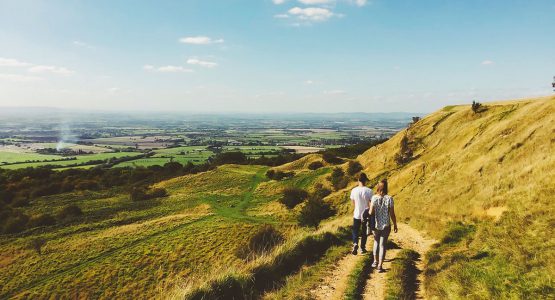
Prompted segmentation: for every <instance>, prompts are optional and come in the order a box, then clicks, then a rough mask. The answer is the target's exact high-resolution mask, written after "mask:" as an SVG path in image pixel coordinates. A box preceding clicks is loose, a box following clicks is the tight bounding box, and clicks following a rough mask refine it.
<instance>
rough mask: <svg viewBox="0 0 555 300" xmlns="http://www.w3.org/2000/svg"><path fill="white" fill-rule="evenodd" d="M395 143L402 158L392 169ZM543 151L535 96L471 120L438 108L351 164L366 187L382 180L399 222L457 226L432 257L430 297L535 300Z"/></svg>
mask: <svg viewBox="0 0 555 300" xmlns="http://www.w3.org/2000/svg"><path fill="white" fill-rule="evenodd" d="M403 139H405V142H406V143H405V144H406V145H407V147H408V148H409V149H410V150H411V152H412V157H411V159H410V160H409V161H408V162H405V163H404V164H399V163H398V162H397V158H396V155H397V154H398V153H400V150H401V142H402V140H403ZM552 153H555V97H544V98H537V99H528V100H522V101H510V102H495V103H490V104H488V103H486V104H485V110H484V111H482V112H479V113H474V112H472V110H471V109H470V106H469V105H461V106H450V107H445V108H443V109H442V110H439V111H437V112H435V113H432V114H430V115H429V116H427V117H425V118H423V119H422V120H420V121H419V122H417V123H416V124H412V125H411V126H409V127H408V128H407V129H405V130H403V131H401V132H399V133H398V134H397V135H395V136H394V137H392V138H391V139H390V140H389V141H387V142H385V143H383V144H381V145H378V146H377V147H373V148H371V149H369V150H368V151H366V152H365V153H363V154H362V155H360V156H359V157H358V160H359V161H360V162H361V164H362V165H363V166H364V171H365V172H366V173H367V174H369V175H370V177H371V178H374V180H376V179H379V178H383V177H387V178H388V179H389V182H390V189H391V194H392V195H393V196H394V198H395V199H396V210H397V214H398V216H399V217H400V219H401V220H402V221H405V222H408V223H409V224H411V225H412V226H414V227H416V228H419V229H423V230H425V231H426V232H428V233H429V234H430V235H432V236H433V237H435V238H442V237H445V235H446V234H447V235H448V234H452V232H450V230H451V227H452V226H454V225H453V224H455V222H457V221H458V222H460V224H459V225H458V226H460V227H461V228H464V230H463V229H460V228H459V229H457V230H459V231H458V232H459V233H460V232H462V233H461V234H462V236H461V237H457V239H458V241H455V242H449V243H446V242H445V241H444V243H443V244H446V245H443V246H438V249H436V250H434V251H435V252H434V254H437V256H436V257H435V258H434V260H433V264H432V263H430V270H428V271H429V272H428V275H429V276H427V277H426V278H427V280H428V281H429V284H427V285H426V288H427V290H428V292H430V293H429V294H430V295H431V296H438V297H442V298H443V297H450V298H459V297H462V296H463V295H467V296H468V295H470V296H474V297H480V298H491V297H498V296H506V297H509V296H511V297H515V296H525V295H528V296H529V295H536V296H539V297H542V296H544V295H546V293H548V292H550V291H553V278H554V277H555V270H554V267H553V266H554V265H555V251H554V250H553V249H555V248H554V247H553V246H554V241H553V238H552V237H553V236H554V235H553V234H554V232H553V228H554V226H553V224H555V219H554V216H555V214H554V212H555V204H554V203H553V201H551V200H553V199H554V196H553V195H554V192H555V182H554V178H555V171H554V170H555V156H553V155H552ZM492 208H493V209H492ZM488 211H489V213H488ZM492 211H500V212H501V213H499V214H498V215H495V216H491V212H492ZM461 224H462V225H461ZM453 230H455V229H453ZM457 234H458V233H457ZM457 239H455V240H457ZM461 240H464V241H466V242H465V243H462V242H460V241H461ZM448 241H449V240H448ZM457 242H459V243H457ZM531 243H533V244H531ZM481 253H482V254H481ZM473 257H478V258H473ZM463 267H464V268H467V269H466V271H464V270H463ZM473 272H476V273H473ZM465 281H466V282H468V283H469V284H466V286H465V285H464V282H465ZM507 282H511V283H512V284H511V285H509V284H507ZM513 284H517V285H516V286H515V285H513Z"/></svg>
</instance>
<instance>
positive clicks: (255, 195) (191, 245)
mask: <svg viewBox="0 0 555 300" xmlns="http://www.w3.org/2000/svg"><path fill="white" fill-rule="evenodd" d="M266 170H267V167H262V166H237V165H225V166H221V167H218V168H217V169H215V170H212V171H208V172H204V173H199V174H196V175H187V176H182V177H178V178H174V179H171V180H168V181H163V182H161V183H158V184H157V185H156V186H157V187H163V188H165V189H166V190H167V191H168V192H169V196H168V197H166V198H158V199H153V200H144V201H141V202H133V201H131V200H130V199H129V195H128V194H126V193H125V192H124V191H118V190H110V191H103V192H84V193H68V194H62V195H57V196H49V197H41V198H38V199H36V200H33V201H32V202H31V204H30V206H28V207H25V208H24V209H25V212H26V213H28V214H30V215H36V214H39V213H44V212H49V213H53V214H55V213H56V212H58V211H60V210H61V209H62V208H63V207H64V206H65V205H67V204H69V203H71V204H76V205H78V206H79V207H80V208H81V209H82V210H83V213H84V215H83V216H82V217H81V218H80V219H79V220H74V221H72V222H69V223H66V224H60V225H56V226H50V227H40V228H37V229H35V230H28V231H25V232H23V233H21V234H17V235H5V236H2V237H0V239H1V246H0V270H1V272H0V274H1V275H0V298H4V297H9V298H36V297H38V296H40V297H43V298H49V297H85V298H98V297H100V298H143V297H146V298H151V297H155V296H160V293H161V292H162V291H163V290H164V286H168V285H171V284H173V283H174V282H176V281H179V280H182V279H186V280H187V281H188V282H189V283H195V282H202V281H203V279H202V278H206V277H207V276H208V277H210V276H212V275H213V274H217V273H221V270H226V269H228V268H232V267H236V268H239V267H241V266H243V265H244V264H245V262H244V261H243V260H242V259H240V258H238V257H237V256H236V255H235V250H236V249H237V248H238V247H239V246H240V245H241V244H243V243H244V241H245V240H248V239H249V237H250V236H251V235H253V234H254V232H256V230H257V228H260V227H262V226H264V224H272V225H273V226H274V228H276V229H277V230H278V231H280V232H281V233H282V234H283V235H284V237H285V238H286V240H288V239H289V238H290V237H293V236H296V235H298V234H302V232H303V231H306V230H304V229H301V228H298V226H297V225H296V222H295V221H294V220H295V219H294V217H293V215H292V212H290V211H288V210H287V209H285V208H284V207H283V206H282V205H281V204H278V203H276V202H275V201H273V200H276V199H277V198H278V195H277V192H276V191H275V190H274V189H280V188H281V187H280V186H281V185H284V184H286V183H277V184H269V183H268V182H266V181H267V179H266V177H265V176H264V174H265V172H266ZM315 176H317V175H315V174H313V173H311V174H299V175H298V176H295V177H293V178H290V179H288V180H289V181H290V183H291V184H295V182H299V184H301V183H303V182H307V181H308V182H310V181H311V180H312V179H311V178H312V177H315ZM305 177H308V179H307V178H305ZM265 186H266V187H265ZM268 207H270V208H271V210H270V211H271V212H272V213H268V210H267V208H268ZM305 234H306V233H305ZM37 238H41V239H44V240H45V241H46V244H45V245H44V246H43V247H42V251H41V252H42V253H41V254H38V253H37V252H36V251H34V250H33V249H32V248H30V247H29V242H30V241H32V240H34V239H37ZM216 262H217V263H216Z"/></svg>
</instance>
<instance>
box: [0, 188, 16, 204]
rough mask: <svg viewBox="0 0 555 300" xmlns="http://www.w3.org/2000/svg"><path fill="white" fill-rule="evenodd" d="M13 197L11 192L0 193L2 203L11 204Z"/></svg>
mask: <svg viewBox="0 0 555 300" xmlns="http://www.w3.org/2000/svg"><path fill="white" fill-rule="evenodd" d="M14 197H15V195H14V193H13V192H11V191H0V201H2V202H4V203H12V201H13V199H14Z"/></svg>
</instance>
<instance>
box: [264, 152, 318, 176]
mask: <svg viewBox="0 0 555 300" xmlns="http://www.w3.org/2000/svg"><path fill="white" fill-rule="evenodd" d="M316 161H319V162H321V163H323V164H324V166H326V165H327V163H326V162H325V161H324V160H323V159H322V155H321V154H309V155H306V156H303V157H301V158H299V159H297V160H295V161H292V162H290V163H286V164H284V165H281V166H277V167H275V168H273V169H274V170H279V171H283V172H290V171H301V170H306V169H308V165H310V164H311V163H313V162H316Z"/></svg>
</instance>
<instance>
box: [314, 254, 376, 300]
mask: <svg viewBox="0 0 555 300" xmlns="http://www.w3.org/2000/svg"><path fill="white" fill-rule="evenodd" d="M365 255H368V254H365ZM363 258H364V256H363V255H360V254H359V255H352V254H350V253H349V254H347V255H345V256H344V257H343V258H342V259H340V260H339V261H338V262H337V265H336V267H335V268H334V269H333V270H331V272H329V274H327V275H326V276H325V277H324V278H323V279H322V282H321V284H320V285H318V286H317V287H316V288H314V289H312V290H311V291H310V294H311V296H313V297H314V298H316V299H322V300H324V299H342V298H343V294H345V289H346V288H347V280H348V278H349V274H350V273H351V272H352V270H353V268H354V267H355V266H356V265H357V263H358V262H359V261H360V260H362V259H363Z"/></svg>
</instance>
